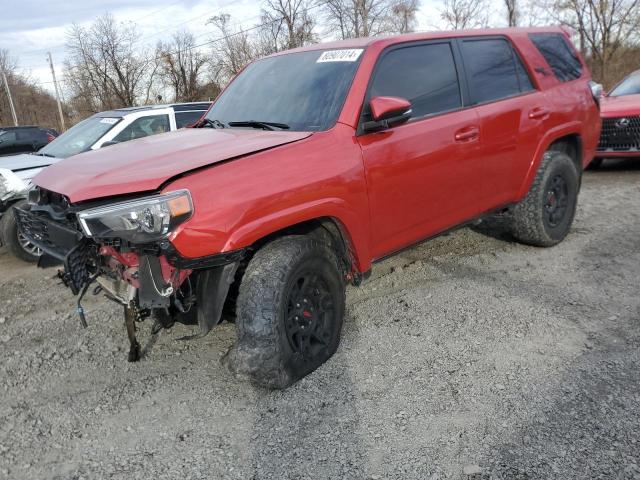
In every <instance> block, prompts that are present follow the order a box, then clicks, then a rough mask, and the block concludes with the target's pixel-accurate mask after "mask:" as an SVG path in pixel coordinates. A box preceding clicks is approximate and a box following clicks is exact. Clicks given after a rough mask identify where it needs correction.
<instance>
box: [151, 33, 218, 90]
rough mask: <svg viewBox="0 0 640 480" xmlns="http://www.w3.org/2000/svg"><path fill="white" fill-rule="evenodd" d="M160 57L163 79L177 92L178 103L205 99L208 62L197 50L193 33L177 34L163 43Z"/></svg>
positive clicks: (158, 50)
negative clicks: (204, 88)
mask: <svg viewBox="0 0 640 480" xmlns="http://www.w3.org/2000/svg"><path fill="white" fill-rule="evenodd" d="M156 57H157V58H158V59H159V63H160V66H159V76H160V79H161V80H162V82H163V83H164V84H165V85H167V86H168V87H170V88H171V89H172V90H173V98H174V100H175V101H177V102H188V101H193V100H199V99H200V98H201V97H202V94H203V87H204V85H203V76H204V73H205V67H206V65H207V63H208V59H207V58H206V56H205V55H204V54H203V53H202V52H201V51H199V50H197V49H196V42H195V38H194V36H193V34H192V33H190V32H188V31H186V30H183V31H181V32H176V33H175V34H174V35H173V37H172V39H171V40H170V41H169V42H167V43H164V42H160V43H159V44H158V47H157V49H156Z"/></svg>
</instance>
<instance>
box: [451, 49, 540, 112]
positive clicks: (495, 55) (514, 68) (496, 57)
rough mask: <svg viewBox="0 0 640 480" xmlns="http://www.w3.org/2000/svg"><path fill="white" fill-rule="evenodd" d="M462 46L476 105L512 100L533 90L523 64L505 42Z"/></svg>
mask: <svg viewBox="0 0 640 480" xmlns="http://www.w3.org/2000/svg"><path fill="white" fill-rule="evenodd" d="M461 43H462V55H463V56H464V64H465V67H466V70H467V75H468V77H469V83H470V85H469V86H470V88H471V92H472V96H473V98H474V101H475V103H486V102H491V101H495V100H500V99H502V98H507V97H513V96H515V95H520V94H521V93H526V92H528V91H531V90H533V89H534V88H533V84H532V83H531V79H530V78H529V75H528V74H527V71H526V70H525V68H524V65H523V64H522V61H521V60H520V58H519V57H518V55H517V54H516V53H515V52H514V50H513V48H512V47H511V44H510V43H509V42H508V41H507V40H505V39H503V38H488V39H470V40H462V42H461Z"/></svg>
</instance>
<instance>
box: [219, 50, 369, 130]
mask: <svg viewBox="0 0 640 480" xmlns="http://www.w3.org/2000/svg"><path fill="white" fill-rule="evenodd" d="M361 53H362V50H361V49H350V50H328V51H322V50H317V51H311V52H300V53H290V54H286V55H279V56H276V57H269V58H265V59H262V60H258V61H257V62H254V63H252V64H251V65H249V66H248V67H247V68H246V69H245V70H244V71H243V72H242V73H241V74H240V75H239V76H238V77H237V78H236V79H235V80H234V81H233V82H231V84H230V85H229V86H228V87H227V89H226V90H225V91H224V93H223V94H222V95H221V96H220V98H219V99H218V100H217V101H216V102H215V103H214V105H213V107H212V108H211V110H210V111H209V113H208V115H207V118H208V119H211V120H219V121H220V122H222V123H224V124H226V125H227V126H228V124H229V122H245V121H249V120H254V121H258V122H270V123H277V124H284V125H287V126H288V127H289V129H291V130H296V131H320V130H327V129H329V128H331V127H332V126H333V125H334V124H335V123H336V120H337V119H338V115H339V114H340V110H341V109H342V105H343V103H344V100H345V97H346V95H347V91H348V90H349V87H350V85H351V81H352V79H353V76H354V74H355V71H356V69H357V67H358V63H359V59H360V57H361ZM245 128H246V126H245Z"/></svg>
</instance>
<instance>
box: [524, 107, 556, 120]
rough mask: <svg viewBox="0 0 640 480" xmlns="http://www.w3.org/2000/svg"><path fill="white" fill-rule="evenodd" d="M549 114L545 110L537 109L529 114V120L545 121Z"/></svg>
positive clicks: (547, 110)
mask: <svg viewBox="0 0 640 480" xmlns="http://www.w3.org/2000/svg"><path fill="white" fill-rule="evenodd" d="M550 113H551V112H550V111H549V109H547V108H543V107H537V108H534V109H533V110H531V111H530V112H529V118H530V119H532V120H537V119H545V118H547V117H548V116H549V114H550Z"/></svg>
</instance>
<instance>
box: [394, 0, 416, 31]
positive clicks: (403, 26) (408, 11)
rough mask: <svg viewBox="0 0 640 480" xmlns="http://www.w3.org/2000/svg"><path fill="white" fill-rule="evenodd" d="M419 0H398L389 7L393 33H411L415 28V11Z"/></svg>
mask: <svg viewBox="0 0 640 480" xmlns="http://www.w3.org/2000/svg"><path fill="white" fill-rule="evenodd" d="M419 6H420V2H419V0H398V1H396V2H395V3H394V5H393V7H392V8H391V13H392V16H391V24H392V30H393V32H395V33H411V32H413V31H414V30H415V29H416V26H417V24H418V21H417V19H416V12H417V11H418V7H419Z"/></svg>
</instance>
